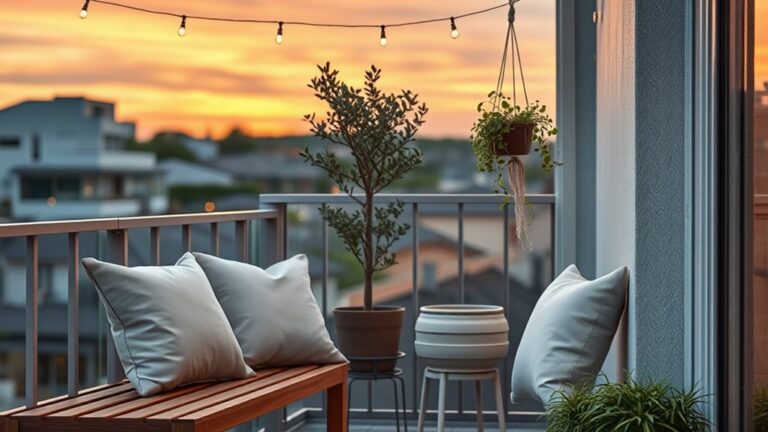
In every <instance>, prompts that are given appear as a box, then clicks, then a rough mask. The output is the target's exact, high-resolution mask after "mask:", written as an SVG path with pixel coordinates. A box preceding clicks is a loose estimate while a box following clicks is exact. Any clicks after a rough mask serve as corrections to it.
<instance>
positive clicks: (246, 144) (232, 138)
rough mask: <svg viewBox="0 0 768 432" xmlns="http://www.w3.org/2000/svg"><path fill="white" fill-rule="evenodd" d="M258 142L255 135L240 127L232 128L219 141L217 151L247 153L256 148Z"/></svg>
mask: <svg viewBox="0 0 768 432" xmlns="http://www.w3.org/2000/svg"><path fill="white" fill-rule="evenodd" d="M258 147H259V143H258V140H257V138H256V137H253V136H251V135H248V133H246V132H245V131H243V130H242V129H240V128H237V127H235V128H233V129H232V130H231V131H230V132H229V135H227V136H226V137H224V138H223V139H222V140H221V141H219V151H221V153H222V154H236V153H247V152H252V151H254V150H256V149H257V148H258Z"/></svg>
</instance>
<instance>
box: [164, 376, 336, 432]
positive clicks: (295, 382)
mask: <svg viewBox="0 0 768 432" xmlns="http://www.w3.org/2000/svg"><path fill="white" fill-rule="evenodd" d="M346 372H347V365H346V364H336V365H328V366H323V367H320V368H317V369H314V370H310V371H307V372H304V373H302V374H300V375H297V376H294V377H293V378H289V379H287V380H283V381H280V382H277V383H275V384H273V385H271V386H268V387H263V388H261V389H259V390H256V391H253V392H249V393H248V394H245V395H243V396H240V397H237V398H235V399H230V400H228V401H225V402H222V403H220V404H217V405H213V406H210V407H208V408H205V409H201V410H195V411H194V412H192V413H190V414H187V415H184V416H183V417H181V418H179V419H178V420H177V422H178V423H179V424H180V426H181V427H180V428H183V427H184V426H182V425H183V424H185V423H186V424H187V425H186V426H187V429H190V425H189V424H193V425H194V427H192V428H191V429H194V430H225V429H228V428H231V427H234V426H237V425H238V424H241V423H244V422H246V421H248V420H250V419H253V418H255V417H259V416H261V415H263V414H266V413H268V412H270V411H273V410H275V409H277V408H280V407H283V406H286V405H287V404H289V403H291V402H293V401H296V400H300V399H303V398H305V397H308V396H311V395H313V394H315V393H318V392H320V391H323V390H325V389H327V388H329V387H332V386H334V385H346V382H343V380H344V377H345V376H346Z"/></svg>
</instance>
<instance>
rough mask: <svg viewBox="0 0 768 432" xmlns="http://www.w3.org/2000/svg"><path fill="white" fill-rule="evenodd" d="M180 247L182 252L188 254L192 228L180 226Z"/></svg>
mask: <svg viewBox="0 0 768 432" xmlns="http://www.w3.org/2000/svg"><path fill="white" fill-rule="evenodd" d="M181 247H182V249H183V250H182V252H189V251H191V250H192V227H191V225H182V226H181Z"/></svg>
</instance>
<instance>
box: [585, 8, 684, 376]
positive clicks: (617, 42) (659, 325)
mask: <svg viewBox="0 0 768 432" xmlns="http://www.w3.org/2000/svg"><path fill="white" fill-rule="evenodd" d="M598 4H599V5H600V8H601V9H602V10H601V16H600V21H599V23H598V30H597V47H598V48H597V120H596V125H597V128H596V129H597V156H596V161H597V170H596V171H597V179H596V182H597V184H596V192H597V203H596V207H595V208H596V222H597V233H596V240H597V241H596V258H597V263H596V270H597V273H598V274H604V273H606V272H608V271H610V270H612V269H614V268H616V267H618V266H621V265H627V266H629V267H630V269H631V274H632V277H631V292H630V308H629V334H628V356H629V364H628V367H629V368H630V369H631V370H633V371H634V372H635V373H636V374H637V375H638V376H639V377H641V378H642V377H654V378H666V379H668V380H670V382H671V383H673V384H675V385H679V386H682V385H683V382H684V365H685V360H686V358H685V350H684V342H685V338H684V331H685V326H684V317H685V296H684V282H685V272H686V269H685V264H686V259H685V256H686V244H685V226H686V225H687V222H686V218H687V214H686V210H685V205H684V203H685V197H686V189H685V175H686V169H685V167H686V154H685V145H686V141H685V136H686V135H685V130H686V129H685V128H686V122H685V112H686V101H685V94H684V89H685V86H686V82H687V78H686V68H685V58H686V45H685V40H686V28H687V27H686V25H685V24H686V22H685V17H686V8H685V2H668V1H664V0H642V1H640V0H604V1H602V2H598Z"/></svg>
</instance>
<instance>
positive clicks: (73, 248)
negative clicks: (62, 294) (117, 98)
mask: <svg viewBox="0 0 768 432" xmlns="http://www.w3.org/2000/svg"><path fill="white" fill-rule="evenodd" d="M254 220H263V221H264V223H263V224H262V228H263V232H262V233H260V241H261V243H260V246H261V247H259V248H258V249H257V253H258V254H259V261H260V262H263V263H270V262H274V261H277V260H279V259H282V258H283V257H284V255H285V247H284V245H285V241H284V240H285V236H284V234H283V233H284V231H282V230H283V226H282V224H283V221H284V220H285V218H284V217H283V215H281V214H280V212H279V211H277V210H254V211H238V212H220V213H203V214H184V215H167V216H145V217H127V218H108V219H89V220H70V221H53V222H30V223H12V224H2V225H0V238H14V237H22V238H26V262H25V266H26V303H25V320H26V322H25V331H26V335H25V344H26V345H25V364H26V368H25V387H24V388H25V402H26V406H27V407H34V406H36V405H37V403H38V401H39V386H38V357H39V355H38V354H39V353H38V325H39V319H38V307H39V301H38V300H39V288H40V283H39V279H38V277H39V257H40V247H39V239H40V237H41V236H52V235H59V234H66V235H67V236H68V252H67V257H68V259H67V268H68V301H67V393H68V395H69V396H72V397H74V396H75V395H76V394H77V392H78V390H79V389H78V382H79V376H78V374H79V370H80V369H79V355H78V354H79V340H78V339H79V338H78V335H79V326H80V310H79V304H80V302H79V297H80V292H79V280H80V258H81V257H80V236H81V234H83V233H92V232H103V233H106V238H107V259H108V260H109V261H110V262H113V263H118V264H122V265H129V264H130V263H129V262H128V236H129V232H130V231H131V230H137V229H149V231H150V237H149V238H150V240H149V244H147V245H146V246H147V247H148V248H149V251H150V256H151V263H152V264H160V251H161V247H162V244H161V241H160V229H161V228H171V227H176V228H179V229H180V230H181V238H182V249H183V250H184V251H187V250H191V249H192V230H191V227H192V225H198V224H208V225H209V226H210V250H211V252H212V253H214V254H218V253H219V251H220V250H221V244H220V237H219V226H220V224H222V223H227V222H231V223H234V225H235V233H236V234H235V237H234V238H235V243H236V244H235V248H236V254H237V256H238V258H239V259H241V260H243V261H247V260H249V252H250V250H251V249H252V248H251V247H250V246H251V245H250V244H249V232H250V229H249V223H250V222H251V221H254ZM107 345H108V348H107V380H108V382H115V381H117V380H119V379H120V378H121V377H122V376H123V375H122V374H123V372H122V367H121V366H120V361H119V359H118V358H117V353H116V351H115V349H114V343H113V341H112V338H111V336H109V335H107Z"/></svg>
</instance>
